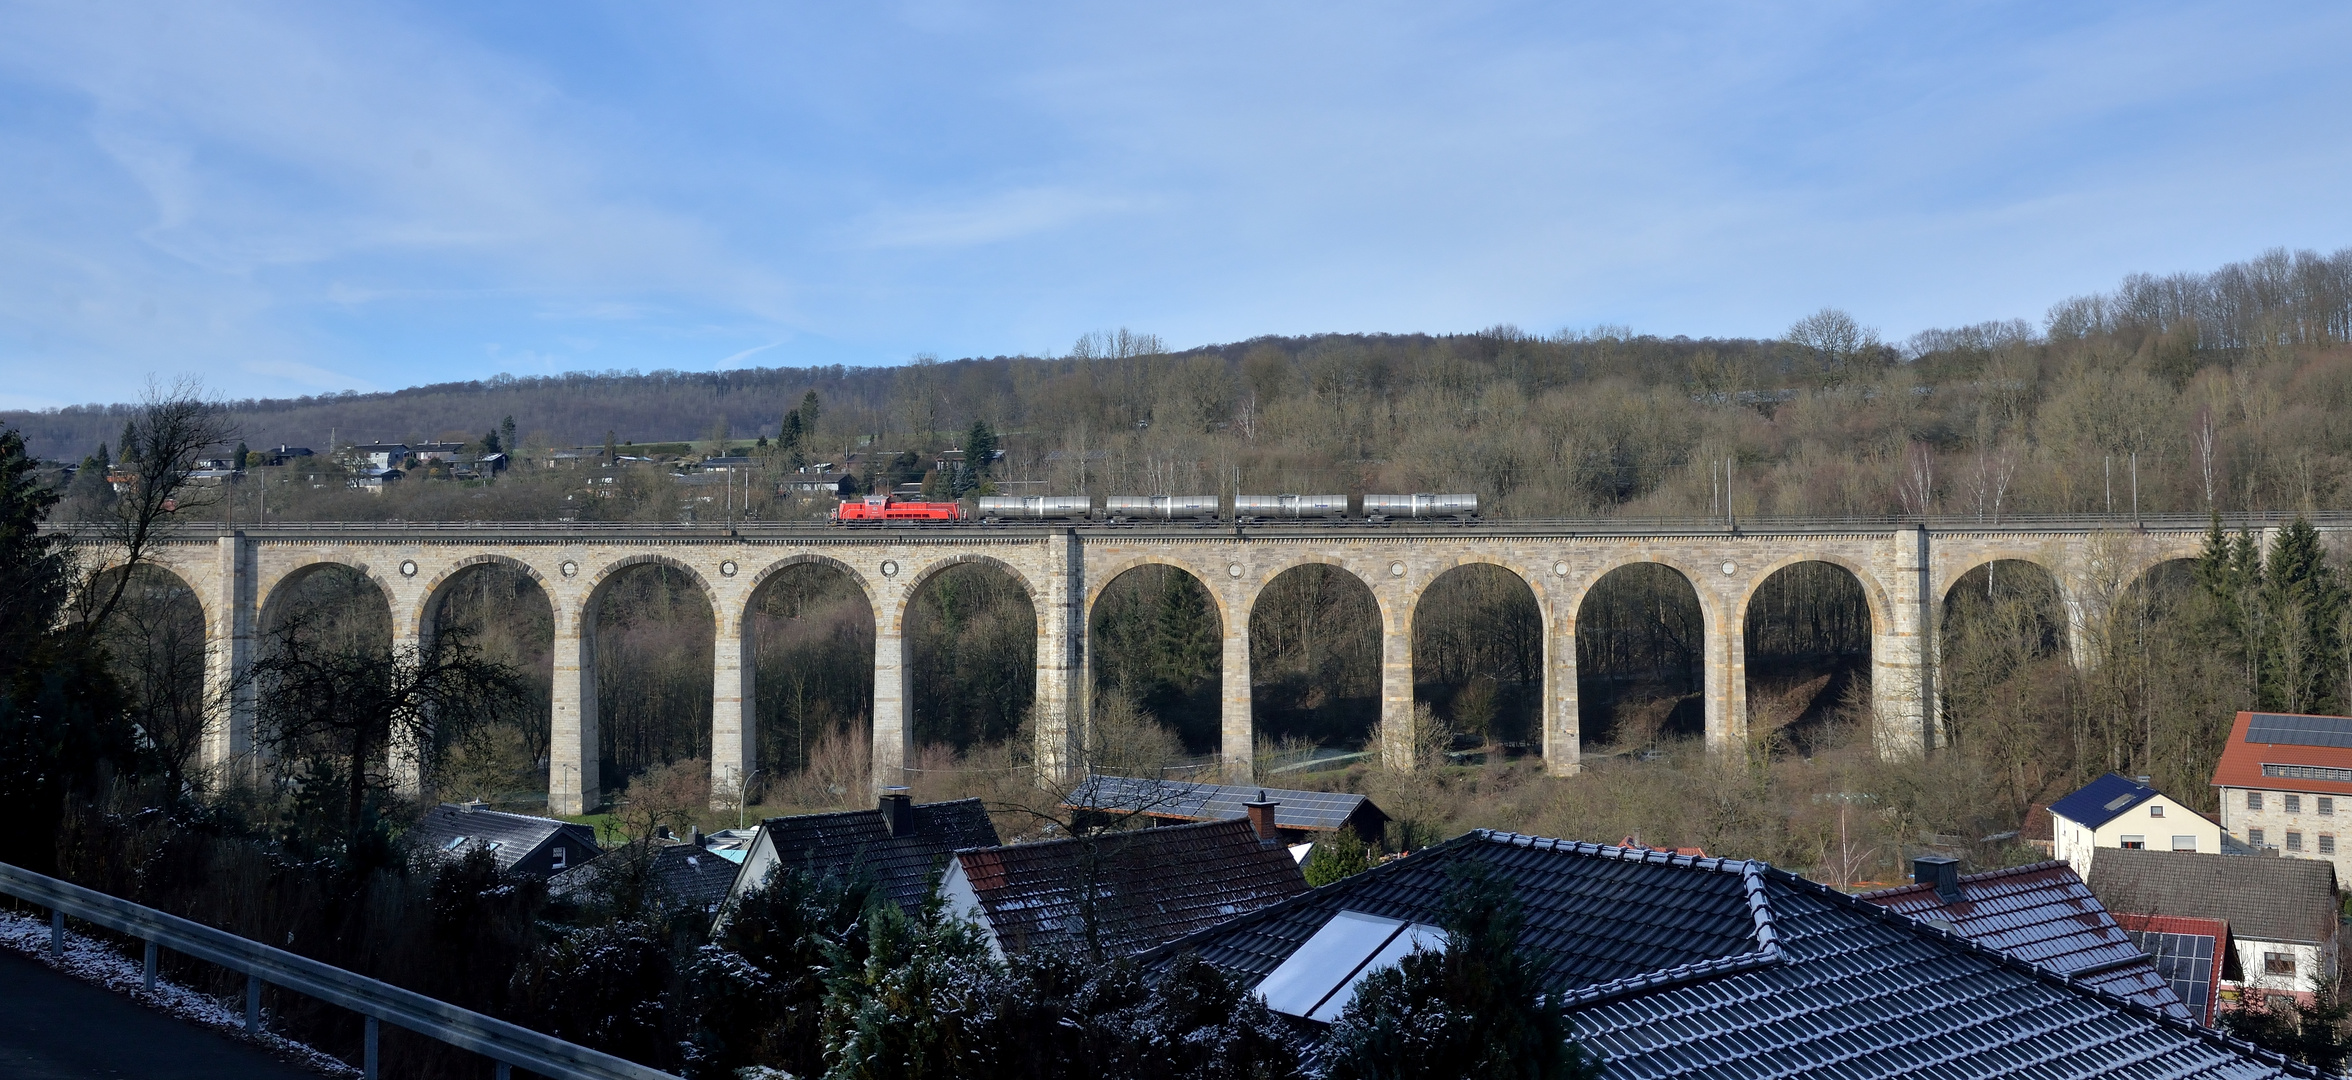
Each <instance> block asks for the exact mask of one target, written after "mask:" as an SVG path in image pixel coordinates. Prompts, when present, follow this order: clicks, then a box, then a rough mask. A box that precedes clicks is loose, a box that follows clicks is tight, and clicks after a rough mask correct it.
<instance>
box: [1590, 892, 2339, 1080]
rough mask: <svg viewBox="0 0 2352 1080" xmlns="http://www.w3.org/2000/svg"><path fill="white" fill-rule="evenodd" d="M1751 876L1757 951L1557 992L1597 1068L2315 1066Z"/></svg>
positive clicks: (1958, 1070) (2075, 1074)
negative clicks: (1570, 996)
mask: <svg viewBox="0 0 2352 1080" xmlns="http://www.w3.org/2000/svg"><path fill="white" fill-rule="evenodd" d="M1757 876H1758V878H1759V879H1760V880H1761V882H1762V885H1763V904H1764V905H1765V906H1766V907H1767V908H1768V909H1769V910H1770V911H1771V914H1772V920H1773V924H1774V926H1775V928H1776V930H1777V931H1778V939H1779V940H1778V943H1777V947H1776V948H1775V949H1774V950H1773V952H1774V954H1775V955H1774V957H1773V959H1772V960H1771V961H1770V962H1764V963H1757V964H1753V965H1750V966H1746V967H1744V968H1742V969H1739V970H1732V971H1727V972H1724V973H1721V974H1715V975H1711V976H1710V975H1704V974H1702V975H1698V976H1696V977H1692V976H1688V975H1685V976H1682V977H1679V978H1676V977H1662V978H1659V979H1657V980H1656V981H1658V982H1664V983H1667V984H1668V985H1666V986H1665V987H1663V988H1661V989H1655V990H1651V989H1647V988H1645V987H1643V986H1641V985H1639V984H1621V985H1620V986H1618V987H1612V988H1595V990H1594V992H1592V993H1590V994H1588V995H1586V998H1585V1000H1583V1001H1579V1002H1574V1003H1572V1004H1571V1005H1570V1009H1569V1019H1570V1021H1571V1022H1572V1023H1573V1024H1574V1025H1575V1027H1576V1031H1577V1036H1578V1038H1579V1039H1581V1040H1582V1041H1583V1042H1584V1043H1585V1044H1586V1045H1588V1046H1590V1047H1591V1048H1593V1049H1595V1050H1597V1051H1599V1052H1600V1053H1601V1054H1602V1055H1603V1056H1604V1058H1606V1060H1607V1063H1608V1075H1609V1076H1611V1077H1625V1078H1637V1077H1638V1078H1649V1077H1670V1076H1672V1077H1679V1076H1700V1077H1727V1078H1728V1077H1742V1078H1745V1077H1794V1076H1821V1077H1841V1078H1842V1077H1895V1076H1932V1077H1951V1078H1955V1080H1958V1078H1969V1080H1976V1078H2009V1077H2015V1078H2020V1080H2023V1078H2029V1077H2030V1078H2035V1080H2074V1078H2084V1080H2088V1078H2091V1077H2114V1076H2132V1077H2191V1076H2198V1077H2207V1076H2210V1077H2249V1078H2250V1077H2269V1076H2282V1075H2300V1076H2316V1075H2319V1074H2318V1073H2317V1071H2316V1070H2313V1069H2311V1068H2309V1067H2308V1066H2299V1065H2290V1064H2288V1062H2287V1061H2286V1060H2285V1059H2284V1058H2281V1057H2279V1056H2278V1055H2275V1054H2272V1053H2270V1052H2268V1051H2264V1050H2259V1049H2256V1048H2255V1047H2253V1046H2251V1045H2248V1044H2245V1043H2239V1042H2235V1041H2233V1040H2230V1039H2228V1038H2227V1037H2225V1036H2222V1035H2221V1034H2219V1033H2218V1032H2214V1031H2211V1030H2210V1029H2206V1028H2201V1027H2198V1026H2196V1025H2193V1024H2191V1023H2189V1022H2187V1021H2185V1020H2180V1019H2177V1018H2173V1017H2169V1016H2166V1015H2164V1014H2162V1013H2159V1012H2156V1011H2154V1010H2152V1009H2149V1008H2147V1007H2146V1006H2143V1005H2139V1004H2136V1003H2132V1002H2127V1001H2125V1000H2124V999H2122V998H2119V997H2115V996H2113V995H2110V994H2106V993H2102V992H2100V991H2098V990H2095V989H2093V988H2090V987H2087V986H2083V985H2081V984H2079V983H2074V984H2069V983H2068V982H2067V981H2066V980H2065V979H2063V978H2062V977H2060V976H2057V975H2053V974H2051V973H2050V972H2048V971H2046V970H2043V969H2040V968H2036V967H2034V966H2032V965H2030V964H2027V963H2026V962H2024V961H2022V960H2018V959H2016V958H2014V957H2006V956H2003V955H2001V954H1999V953H1995V952H1993V951H1991V950H1988V949H1985V948H1983V947H1981V946H1977V945H1974V944H1971V943H1969V942H1968V941H1967V940H1966V939H1963V938H1960V937H1958V936H1956V935H1947V934H1943V933H1940V932H1937V931H1935V930H1932V929H1928V928H1926V927H1923V926H1921V925H1919V924H1917V923H1912V922H1909V921H1908V920H1906V919H1904V918H1903V917H1902V916H1899V915H1895V914H1893V913H1891V912H1886V911H1883V910H1880V909H1878V908H1876V907H1874V906H1873V905H1870V904H1868V903H1865V902H1863V901H1860V900H1856V899H1854V898H1853V897H1849V896H1845V895H1843V894H1840V893H1838V892H1836V891H1834V890H1832V889H1830V888H1828V887H1826V886H1822V885H1817V884H1814V883H1812V882H1809V881H1805V880H1803V879H1801V878H1798V877H1796V876H1795V875H1792V874H1789V873H1786V872H1785V871H1780V870H1772V869H1769V868H1764V869H1760V871H1759V873H1758V875H1757Z"/></svg>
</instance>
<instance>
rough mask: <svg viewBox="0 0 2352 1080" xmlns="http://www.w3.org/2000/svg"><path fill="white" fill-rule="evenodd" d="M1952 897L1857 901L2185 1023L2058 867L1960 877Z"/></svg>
mask: <svg viewBox="0 0 2352 1080" xmlns="http://www.w3.org/2000/svg"><path fill="white" fill-rule="evenodd" d="M1960 893H1961V895H1962V896H1963V897H1964V899H1962V900H1959V901H1957V902H1954V903H1949V904H1947V903H1945V902H1944V901H1943V900H1942V899H1940V898H1938V897H1937V896H1936V891H1935V886H1934V885H1933V884H1932V883H1931V884H1926V885H1905V886H1903V887H1902V888H1899V889H1884V890H1881V891H1878V892H1874V893H1865V894H1863V896H1862V899H1864V900H1868V901H1870V902H1871V903H1873V904H1877V905H1878V906H1880V907H1883V908H1886V909H1888V910H1890V911H1899V912H1901V913H1903V914H1905V915H1909V916H1911V917H1912V918H1914V919H1919V920H1922V921H1926V920H1941V921H1943V922H1944V923H1945V924H1946V925H1948V926H1950V927H1951V928H1952V929H1953V931H1955V932H1956V933H1958V934H1959V935H1960V936H1962V937H1964V938H1967V939H1968V940H1970V941H1973V942H1976V943H1977V944H1979V945H1983V946H1986V947H1988V948H1993V949H1999V950H2000V951H2002V952H2005V953H2008V954H2009V955H2011V956H2014V957H2017V958H2018V959H2020V960H2026V961H2030V962H2032V963H2035V964H2039V965H2041V966H2042V967H2045V968H2048V969H2050V970H2051V971H2055V972H2057V973H2058V974H2061V975H2065V974H2070V973H2074V972H2081V973H2083V974H2082V976H2081V978H2082V981H2083V983H2084V984H2085V985H2087V986H2093V987H2097V988H2098V989H2101V990H2105V991H2107V992H2108V993H2111V994H2114V995H2116V996H2118V997H2124V998H2129V999H2131V1000H2133V1001H2137V1002H2139V1003H2140V1004H2143V1005H2146V1006H2148V1007H2149V1008H2152V1009H2157V1010H2159V1011H2162V1012H2166V1013H2169V1014H2171V1015H2173V1016H2179V1017H2183V1018H2189V1008H2188V1006H2187V1004H2186V1003H2184V1002H2182V1001H2181V999H2180V997H2179V996H2178V995H2176V994H2174V993H2173V992H2172V988H2171V987H2170V986H2169V985H2168V984H2167V983H2166V982H2165V980H2164V979H2163V977H2162V976H2160V975H2158V974H2157V972H2156V963H2155V961H2154V960H2152V959H2150V958H2149V957H2148V955H2147V954H2145V953H2143V952H2141V951H2140V949H2139V947H2138V946H2137V945H2136V944H2134V943H2133V941H2132V938H2131V935H2129V934H2126V933H2125V932H2124V930H2123V927H2121V926H2119V925H2117V924H2116V921H2115V919H2114V917H2113V916H2110V915H2108V914H2107V909H2106V908H2104V907H2101V906H2099V898H2098V897H2096V896H2093V895H2091V889H2090V886H2088V885H2085V884H2083V881H2082V879H2081V878H2079V877H2076V876H2075V875H2074V870H2073V869H2072V868H2071V867H2069V866H2067V865H2066V864H2065V863H2062V862H2042V863H2034V864H2033V865H2031V866H2015V867H2011V868H2009V869H2007V870H1994V871H1992V872H1990V873H1984V874H1969V875H1966V876H1964V877H1962V878H1961V879H1960ZM1931 925H1932V923H1931Z"/></svg>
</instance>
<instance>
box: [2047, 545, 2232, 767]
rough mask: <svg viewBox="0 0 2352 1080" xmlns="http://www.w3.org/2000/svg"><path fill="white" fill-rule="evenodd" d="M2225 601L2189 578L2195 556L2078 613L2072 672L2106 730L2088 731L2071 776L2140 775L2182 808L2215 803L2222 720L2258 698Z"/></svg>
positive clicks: (2162, 566) (2160, 567)
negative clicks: (2079, 663)
mask: <svg viewBox="0 0 2352 1080" xmlns="http://www.w3.org/2000/svg"><path fill="white" fill-rule="evenodd" d="M2226 608H2227V601H2226V599H2225V598H2224V597H2222V596H2219V595H2216V594H2215V593H2213V592H2209V591H2208V590H2207V589H2206V587H2205V586H2204V585H2202V584H2201V583H2200V582H2199V581H2198V580H2197V564H2196V562H2195V561H2194V560H2190V559H2171V560H2166V561H2164V562H2159V563H2157V564H2156V565H2154V566H2151V567H2149V568H2148V569H2147V570H2146V571H2144V572H2142V573H2141V574H2140V576H2139V577H2138V578H2137V579H2135V580H2133V581H2132V582H2131V583H2130V584H2129V585H2126V586H2125V587H2124V588H2123V590H2122V592H2121V593H2120V594H2119V595H2118V596H2117V597H2116V599H2115V601H2114V602H2113V603H2112V604H2109V605H2107V606H2106V607H2105V609H2104V610H2098V609H2097V608H2096V607H2095V606H2094V608H2093V609H2092V610H2090V611H2086V612H2085V617H2086V619H2087V620H2088V621H2090V622H2091V623H2092V625H2093V626H2094V627H2095V629H2094V632H2092V633H2090V634H2088V635H2086V637H2088V638H2089V641H2088V645H2089V648H2088V649H2086V650H2084V653H2085V655H2084V657H2083V659H2084V660H2085V661H2086V663H2087V671H2085V672H2083V673H2081V677H2082V678H2083V680H2084V682H2085V683H2086V684H2087V687H2086V689H2087V690H2089V691H2090V692H2091V693H2092V694H2093V695H2095V697H2093V698H2092V700H2093V701H2094V702H2095V703H2096V704H2097V705H2100V706H2104V707H2102V708H2098V709H2097V710H2096V711H2095V712H2092V713H2091V714H2092V715H2094V716H2097V717H2099V719H2100V720H2101V721H2103V722H2102V723H2101V724H2100V726H2101V727H2103V728H2106V729H2107V730H2103V731H2096V732H2094V738H2095V742H2094V743H2093V744H2092V745H2090V746H2087V747H2085V750H2086V751H2088V752H2089V753H2092V754H2094V755H2097V757H2096V758H2095V759H2094V760H2091V761H2085V762H2081V763H2079V764H2078V765H2077V766H2076V774H2077V775H2084V776H2088V775H2096V773H2097V772H2099V771H2103V770H2105V769H2109V768H2114V769H2116V770H2117V771H2119V772H2124V773H2126V774H2139V773H2145V774H2147V775H2148V776H2149V777H2150V778H2151V781H2152V782H2153V783H2154V784H2155V785H2156V786H2157V787H2159V788H2161V789H2162V790H2165V791H2178V792H2181V793H2183V794H2182V801H2184V802H2187V803H2189V805H2191V806H2193V807H2196V808H2198V809H2201V810H2212V809H2214V808H2215V804H2214V802H2213V799H2214V789H2213V787H2212V780H2213V766H2214V761H2215V760H2216V759H2217V758H2218V757H2219V755H2220V753H2221V742H2220V740H2221V737H2222V734H2223V733H2226V732H2227V730H2228V719H2229V717H2230V716H2232V715H2233V714H2235V713H2236V712H2238V711H2239V710H2241V709H2252V708H2255V707H2256V704H2257V702H2256V698H2255V695H2254V693H2253V690H2252V687H2251V683H2252V679H2251V678H2250V675H2249V672H2248V670H2247V664H2246V662H2245V654H2244V652H2242V651H2241V648H2242V646H2240V647H2233V646H2235V645H2236V642H2239V641H2242V640H2243V638H2242V637H2241V636H2238V635H2242V634H2243V631H2242V630H2233V629H2232V628H2231V620H2230V618H2229V617H2228V612H2227V610H2226ZM2233 638H2234V639H2235V640H2234V641H2233V640H2232V639H2233ZM2085 711H2086V712H2089V711H2090V710H2085ZM2110 763H2112V764H2110ZM2070 779H2071V778H2070Z"/></svg>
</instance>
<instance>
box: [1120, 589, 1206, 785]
mask: <svg viewBox="0 0 2352 1080" xmlns="http://www.w3.org/2000/svg"><path fill="white" fill-rule="evenodd" d="M1224 633H1225V630H1224V625H1223V624H1222V623H1221V622H1220V621H1219V619H1218V616H1217V604H1216V601H1215V600H1213V599H1212V598H1210V596H1209V590H1208V588H1207V587H1206V586H1204V585H1202V584H1201V582H1200V579H1199V578H1196V577H1194V576H1192V575H1191V574H1189V573H1187V572H1185V571H1183V570H1180V569H1178V568H1176V567H1173V566H1165V565H1161V564H1157V563H1153V564H1147V565H1144V566H1138V567H1135V568H1134V569H1132V570H1128V571H1126V572H1125V573H1122V574H1120V575H1119V576H1118V577H1115V578H1112V579H1111V582H1110V584H1108V585H1105V586H1103V591H1102V595H1101V596H1099V597H1097V598H1095V602H1094V610H1093V612H1092V613H1090V614H1089V616H1088V618H1087V642H1088V644H1087V649H1086V653H1087V656H1088V658H1089V659H1090V660H1091V661H1092V664H1093V667H1094V685H1093V691H1094V695H1093V715H1092V717H1090V718H1089V728H1088V738H1087V757H1088V758H1089V761H1088V762H1087V764H1089V765H1090V766H1092V767H1093V768H1095V769H1097V770H1098V771H1101V772H1107V773H1113V774H1121V775H1136V774H1138V773H1140V775H1146V776H1157V775H1159V774H1160V772H1161V771H1162V770H1166V769H1168V768H1170V767H1200V768H1198V769H1190V771H1201V770H1202V769H1206V768H1213V767H1214V766H1215V765H1216V762H1217V755H1218V752H1219V751H1220V750H1221V749H1222V746H1223V738H1222V732H1223V723H1222V719H1223V693H1222V689H1223V685H1224V684H1223V682H1222V681H1221V675H1222V673H1223V670H1224ZM1096 758H1100V759H1101V760H1093V759H1096ZM1188 774H1189V773H1188Z"/></svg>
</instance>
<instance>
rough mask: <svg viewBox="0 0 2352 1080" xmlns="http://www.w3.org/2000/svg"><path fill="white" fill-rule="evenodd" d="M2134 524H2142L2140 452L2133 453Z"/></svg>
mask: <svg viewBox="0 0 2352 1080" xmlns="http://www.w3.org/2000/svg"><path fill="white" fill-rule="evenodd" d="M2131 485H2132V524H2134V525H2137V524H2139V523H2140V452H2139V451H2137V450H2134V451H2132V452H2131Z"/></svg>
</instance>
